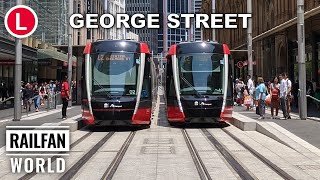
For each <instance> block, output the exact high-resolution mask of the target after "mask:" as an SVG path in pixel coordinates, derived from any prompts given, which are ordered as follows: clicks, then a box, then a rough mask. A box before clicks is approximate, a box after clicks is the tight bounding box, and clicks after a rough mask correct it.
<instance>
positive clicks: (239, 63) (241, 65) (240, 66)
mask: <svg viewBox="0 0 320 180" xmlns="http://www.w3.org/2000/svg"><path fill="white" fill-rule="evenodd" d="M237 67H238V68H240V69H241V68H243V62H242V61H239V62H238V63H237Z"/></svg>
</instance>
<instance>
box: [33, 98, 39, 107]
mask: <svg viewBox="0 0 320 180" xmlns="http://www.w3.org/2000/svg"><path fill="white" fill-rule="evenodd" d="M39 106H40V96H37V97H35V98H34V107H35V108H36V109H37V108H39Z"/></svg>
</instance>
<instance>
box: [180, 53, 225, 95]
mask: <svg viewBox="0 0 320 180" xmlns="http://www.w3.org/2000/svg"><path fill="white" fill-rule="evenodd" d="M223 62H224V56H223V54H209V53H203V54H200V53H199V54H198V53H197V54H196V53H195V54H181V55H178V68H179V70H178V72H179V81H180V92H181V94H182V95H194V94H202V95H218V94H222V93H223V79H224V78H223V71H224V66H223V64H224V63H223Z"/></svg>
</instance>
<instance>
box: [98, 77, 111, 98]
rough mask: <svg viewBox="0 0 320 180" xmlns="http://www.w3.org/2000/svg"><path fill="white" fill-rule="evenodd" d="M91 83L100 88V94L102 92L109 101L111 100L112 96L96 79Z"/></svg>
mask: <svg viewBox="0 0 320 180" xmlns="http://www.w3.org/2000/svg"><path fill="white" fill-rule="evenodd" d="M93 81H94V82H95V83H97V84H98V87H99V88H100V90H102V92H104V93H105V94H106V95H107V96H108V98H109V99H111V98H112V95H111V94H110V93H109V92H108V91H106V90H105V88H104V87H102V86H101V84H100V83H99V82H98V81H97V80H96V79H94V78H93Z"/></svg>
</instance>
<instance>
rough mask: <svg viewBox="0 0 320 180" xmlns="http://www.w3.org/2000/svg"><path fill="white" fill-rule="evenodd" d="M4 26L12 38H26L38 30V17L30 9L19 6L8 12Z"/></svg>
mask: <svg viewBox="0 0 320 180" xmlns="http://www.w3.org/2000/svg"><path fill="white" fill-rule="evenodd" d="M4 24H5V27H6V29H7V31H8V32H9V33H10V34H11V35H12V36H14V37H16V38H20V39H21V38H26V37H28V36H30V35H32V34H33V33H34V31H35V30H36V29H37V26H38V16H37V14H36V13H35V12H34V11H33V10H32V9H31V8H30V7H28V6H25V5H17V6H14V7H12V8H11V9H10V10H9V11H8V12H7V14H6V16H5V19H4Z"/></svg>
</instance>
